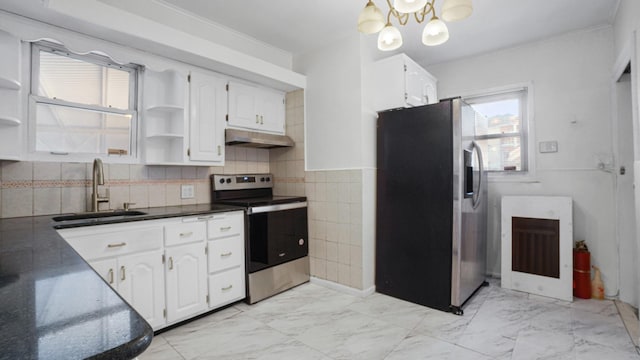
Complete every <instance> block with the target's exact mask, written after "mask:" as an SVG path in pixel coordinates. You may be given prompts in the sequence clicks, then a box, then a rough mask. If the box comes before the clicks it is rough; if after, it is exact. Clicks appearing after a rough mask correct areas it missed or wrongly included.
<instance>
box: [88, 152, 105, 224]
mask: <svg viewBox="0 0 640 360" xmlns="http://www.w3.org/2000/svg"><path fill="white" fill-rule="evenodd" d="M91 182H92V186H93V192H92V193H91V211H92V212H97V211H99V208H98V204H100V203H101V202H109V196H104V197H100V195H99V194H98V185H104V172H103V171H102V160H100V159H94V160H93V175H92V181H91Z"/></svg>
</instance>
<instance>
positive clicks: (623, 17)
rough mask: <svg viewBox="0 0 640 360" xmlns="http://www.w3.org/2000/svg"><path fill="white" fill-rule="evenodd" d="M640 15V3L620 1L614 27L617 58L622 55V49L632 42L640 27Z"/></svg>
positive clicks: (635, 0)
mask: <svg viewBox="0 0 640 360" xmlns="http://www.w3.org/2000/svg"><path fill="white" fill-rule="evenodd" d="M638 14H640V1H638V0H620V5H619V6H618V12H617V13H616V17H615V21H614V25H613V33H614V43H615V52H614V54H615V55H616V56H617V55H618V54H620V53H621V52H622V49H623V48H624V47H625V46H627V44H628V43H629V41H631V37H632V34H633V31H635V30H636V29H638V27H639V25H640V16H639V15H638Z"/></svg>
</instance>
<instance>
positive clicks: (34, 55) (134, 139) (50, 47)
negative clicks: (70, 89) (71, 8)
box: [28, 41, 142, 163]
mask: <svg viewBox="0 0 640 360" xmlns="http://www.w3.org/2000/svg"><path fill="white" fill-rule="evenodd" d="M29 46H30V49H29V54H30V56H31V70H30V76H31V79H30V86H31V88H30V92H29V131H28V133H29V134H28V141H29V143H28V147H29V153H30V154H31V156H32V157H33V158H34V159H35V160H47V161H64V162H66V161H71V160H78V161H91V160H93V159H94V158H97V157H98V158H102V159H105V161H106V162H113V163H137V162H138V157H139V154H138V149H139V145H138V144H139V136H138V134H139V130H138V128H139V123H140V116H139V110H138V106H139V104H140V101H139V99H140V94H139V89H140V81H141V70H142V67H141V66H139V65H136V64H119V63H117V62H116V61H114V60H113V59H111V58H110V57H109V56H108V55H106V54H104V53H99V52H90V53H87V54H78V53H74V52H73V51H71V50H69V49H67V48H65V47H64V46H62V45H60V44H57V43H52V42H49V41H37V42H33V43H30V44H29ZM41 51H45V52H49V53H52V54H55V55H59V56H65V57H68V58H71V59H75V60H80V61H84V62H87V63H91V64H95V65H99V66H103V67H108V68H114V69H118V70H122V71H127V72H128V73H129V101H128V103H129V107H128V109H120V108H115V107H105V106H100V105H90V104H84V103H78V102H73V101H67V100H61V99H56V98H49V97H46V96H41V95H38V94H37V92H38V84H39V81H40V57H39V54H40V52H41ZM38 104H45V105H54V106H64V107H68V108H70V109H78V110H84V111H96V112H103V113H111V114H115V115H130V116H131V120H130V127H129V153H128V154H126V155H120V154H108V152H106V153H73V152H72V153H66V152H64V153H63V152H48V151H37V150H36V135H37V125H36V123H37V119H36V116H37V115H36V113H37V106H38Z"/></svg>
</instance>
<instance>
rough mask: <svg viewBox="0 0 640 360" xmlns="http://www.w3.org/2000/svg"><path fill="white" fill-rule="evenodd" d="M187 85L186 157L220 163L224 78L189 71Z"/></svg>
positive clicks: (224, 97) (224, 109)
mask: <svg viewBox="0 0 640 360" xmlns="http://www.w3.org/2000/svg"><path fill="white" fill-rule="evenodd" d="M189 89H190V91H189V99H190V104H189V105H190V106H189V128H190V132H189V135H190V137H189V151H188V154H189V160H191V161H197V162H210V163H216V164H217V165H222V164H224V123H225V116H226V114H227V92H226V80H225V79H222V78H219V77H216V76H213V75H211V74H207V73H204V72H191V75H190V80H189Z"/></svg>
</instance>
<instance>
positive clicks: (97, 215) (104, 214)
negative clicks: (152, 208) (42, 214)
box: [53, 210, 147, 222]
mask: <svg viewBox="0 0 640 360" xmlns="http://www.w3.org/2000/svg"><path fill="white" fill-rule="evenodd" d="M146 214H147V213H146V212H143V211H137V210H126V211H125V210H117V211H101V212H87V213H79V214H71V215H60V216H55V217H54V218H53V221H56V222H58V221H71V220H87V219H101V218H111V217H127V216H136V215H146Z"/></svg>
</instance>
